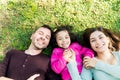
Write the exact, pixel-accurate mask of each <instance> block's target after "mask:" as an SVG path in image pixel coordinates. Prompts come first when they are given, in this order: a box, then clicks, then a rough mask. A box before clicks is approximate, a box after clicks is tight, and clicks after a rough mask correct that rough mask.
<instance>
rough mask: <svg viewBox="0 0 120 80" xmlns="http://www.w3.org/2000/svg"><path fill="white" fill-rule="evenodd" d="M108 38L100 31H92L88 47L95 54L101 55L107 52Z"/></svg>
mask: <svg viewBox="0 0 120 80" xmlns="http://www.w3.org/2000/svg"><path fill="white" fill-rule="evenodd" d="M109 42H110V40H109V38H108V37H107V36H106V35H105V34H104V33H103V32H101V31H94V32H93V33H91V35H90V45H91V47H92V49H93V50H94V51H95V52H97V53H103V52H105V51H106V50H108V45H109Z"/></svg>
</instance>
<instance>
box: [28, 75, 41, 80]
mask: <svg viewBox="0 0 120 80" xmlns="http://www.w3.org/2000/svg"><path fill="white" fill-rule="evenodd" d="M38 76H40V74H34V75H32V76H31V77H29V78H28V79H27V80H34V79H35V78H36V77H38Z"/></svg>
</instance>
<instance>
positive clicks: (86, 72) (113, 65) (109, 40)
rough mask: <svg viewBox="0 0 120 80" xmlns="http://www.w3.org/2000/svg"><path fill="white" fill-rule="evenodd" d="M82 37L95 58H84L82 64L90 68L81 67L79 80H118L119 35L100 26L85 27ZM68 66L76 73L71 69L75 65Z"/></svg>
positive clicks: (119, 70)
mask: <svg viewBox="0 0 120 80" xmlns="http://www.w3.org/2000/svg"><path fill="white" fill-rule="evenodd" d="M83 37H84V41H85V42H86V44H87V46H88V47H89V48H91V49H93V50H94V51H95V58H93V59H90V58H84V61H83V63H84V66H85V67H86V68H90V69H85V68H83V70H82V73H81V78H79V80H92V78H93V79H94V80H120V52H119V51H118V50H119V45H118V44H119V43H120V37H119V36H117V35H115V34H113V33H112V32H111V31H110V30H108V29H105V28H102V27H97V28H88V29H86V30H85V32H84V34H83ZM68 66H69V67H70V69H69V71H70V72H71V73H77V72H75V71H73V70H74V69H76V68H77V67H75V66H72V65H70V64H68ZM71 76H73V75H72V74H71ZM73 77H74V76H73ZM74 80H75V79H74Z"/></svg>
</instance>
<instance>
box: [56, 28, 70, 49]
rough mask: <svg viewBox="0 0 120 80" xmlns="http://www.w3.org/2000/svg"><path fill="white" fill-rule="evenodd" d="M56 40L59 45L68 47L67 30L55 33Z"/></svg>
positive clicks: (68, 37)
mask: <svg viewBox="0 0 120 80" xmlns="http://www.w3.org/2000/svg"><path fill="white" fill-rule="evenodd" d="M56 42H57V45H58V46H59V47H61V48H68V47H69V45H70V43H71V40H70V36H69V34H68V31H66V30H64V31H60V32H58V33H57V34H56Z"/></svg>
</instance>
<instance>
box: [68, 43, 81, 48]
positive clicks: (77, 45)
mask: <svg viewBox="0 0 120 80" xmlns="http://www.w3.org/2000/svg"><path fill="white" fill-rule="evenodd" d="M70 47H82V45H81V44H79V43H78V42H73V43H71V45H70Z"/></svg>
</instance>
